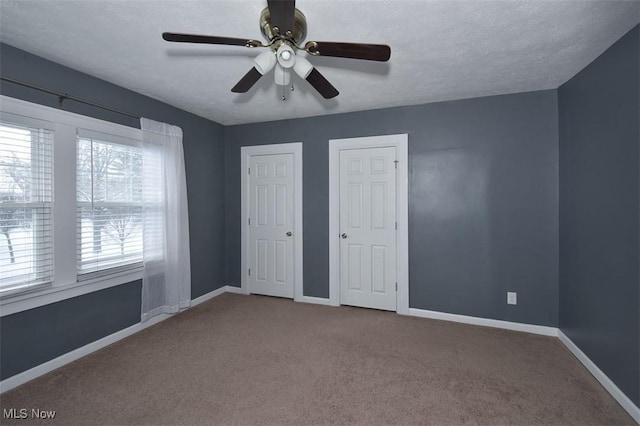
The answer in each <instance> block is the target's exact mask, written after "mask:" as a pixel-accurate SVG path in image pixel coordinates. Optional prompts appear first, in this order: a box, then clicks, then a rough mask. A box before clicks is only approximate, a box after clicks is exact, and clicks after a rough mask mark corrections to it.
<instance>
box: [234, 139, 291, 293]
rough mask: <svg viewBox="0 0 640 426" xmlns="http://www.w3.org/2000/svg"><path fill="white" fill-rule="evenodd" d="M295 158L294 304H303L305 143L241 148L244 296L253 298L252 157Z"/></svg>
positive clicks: (242, 273)
mask: <svg viewBox="0 0 640 426" xmlns="http://www.w3.org/2000/svg"><path fill="white" fill-rule="evenodd" d="M276 154H293V235H294V240H293V258H294V259H293V300H295V301H297V302H298V301H301V300H303V289H302V277H303V274H302V246H303V236H302V142H294V143H281V144H273V145H254V146H243V147H241V148H240V156H241V165H242V166H241V167H240V174H241V180H240V182H241V186H240V188H241V189H240V199H241V207H240V211H241V214H240V216H241V222H240V223H241V224H242V226H241V229H242V232H241V233H242V240H241V243H240V245H241V252H242V254H241V259H240V267H241V270H240V277H241V283H240V289H241V292H242V293H244V294H250V292H251V289H250V288H249V259H250V254H249V247H250V246H249V234H250V233H249V228H248V223H249V208H250V206H251V204H250V203H251V201H250V199H249V198H250V196H251V191H250V188H249V185H250V184H251V180H250V179H249V172H248V170H249V164H250V160H251V157H254V156H261V155H276Z"/></svg>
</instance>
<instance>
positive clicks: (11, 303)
mask: <svg viewBox="0 0 640 426" xmlns="http://www.w3.org/2000/svg"><path fill="white" fill-rule="evenodd" d="M142 269H143V268H142V267H138V268H136V269H128V270H126V271H122V272H116V273H113V274H109V275H108V276H100V277H96V278H91V279H88V280H84V281H82V282H75V283H71V284H66V285H59V286H53V287H47V288H45V289H42V290H36V291H25V292H21V293H14V294H8V295H6V296H4V297H2V299H0V317H4V316H6V315H12V314H16V313H18V312H22V311H27V310H29V309H34V308H37V307H40V306H44V305H49V304H51V303H56V302H60V301H63V300H66V299H70V298H72V297H78V296H82V295H84V294H88V293H93V292H94V291H99V290H104V289H106V288H109V287H115V286H118V285H122V284H126V283H128V282H131V281H135V280H139V279H142Z"/></svg>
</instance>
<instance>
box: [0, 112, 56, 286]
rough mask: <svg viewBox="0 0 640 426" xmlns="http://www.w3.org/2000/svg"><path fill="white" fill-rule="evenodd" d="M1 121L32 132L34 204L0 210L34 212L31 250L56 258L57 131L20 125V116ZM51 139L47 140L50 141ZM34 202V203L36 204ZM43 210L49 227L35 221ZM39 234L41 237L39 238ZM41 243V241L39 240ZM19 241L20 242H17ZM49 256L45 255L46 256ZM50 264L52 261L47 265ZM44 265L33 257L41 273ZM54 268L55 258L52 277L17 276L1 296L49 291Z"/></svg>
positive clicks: (42, 124)
mask: <svg viewBox="0 0 640 426" xmlns="http://www.w3.org/2000/svg"><path fill="white" fill-rule="evenodd" d="M1 118H2V119H1V120H0V124H1V125H3V126H6V127H15V128H22V129H25V130H28V131H29V132H30V134H31V135H30V138H31V142H30V146H29V149H30V156H29V158H30V162H29V169H30V175H31V179H30V183H31V185H30V186H31V197H30V198H31V201H29V202H17V201H14V202H2V203H0V207H1V208H12V207H14V208H22V209H25V210H26V209H29V210H31V214H32V218H33V219H32V241H33V243H32V248H31V250H32V251H35V252H45V251H48V250H49V249H50V250H51V256H53V255H54V253H53V250H54V242H53V202H54V199H53V142H54V141H53V139H54V134H55V132H54V131H53V130H52V129H51V128H50V126H49V125H48V123H46V122H34V121H30V122H29V123H25V122H21V120H20V118H19V117H15V116H9V115H7V114H3V115H2V117H1ZM33 131H36V132H38V133H39V134H38V135H35V136H34V135H33ZM41 132H46V133H49V134H50V136H49V137H44V138H43V135H42V134H40V133H41ZM34 138H35V139H37V142H36V143H34ZM47 139H48V140H47ZM43 148H46V149H48V150H49V151H50V152H49V157H47V156H46V155H45V152H44V151H43ZM47 161H48V162H49V169H50V170H49V172H50V175H49V176H46V179H49V181H50V186H48V187H47V186H45V184H43V182H42V181H41V179H42V175H41V172H42V170H41V169H42V168H43V167H46V163H47ZM34 199H35V201H34ZM40 209H48V210H49V214H48V217H46V216H45V219H46V220H47V221H48V222H49V224H48V225H42V224H40V221H39V220H38V219H35V218H34V215H41V214H43V212H42V211H40ZM42 226H45V227H47V226H48V227H50V229H47V231H49V232H51V233H52V235H51V242H50V244H47V242H46V239H47V237H46V235H45V236H43V235H42V232H43V228H42ZM38 234H40V235H38ZM38 240H40V241H38ZM18 241H20V240H19V239H18ZM17 244H18V250H19V249H20V245H21V244H20V243H17ZM14 249H16V247H15V246H14ZM45 256H46V255H45ZM46 263H47V264H48V263H49V262H46ZM41 266H42V259H41V258H40V256H38V255H34V256H33V269H34V270H36V271H37V270H40V269H41ZM53 269H54V260H53V258H52V259H51V261H50V270H51V275H49V274H48V270H47V275H43V276H38V274H37V273H35V274H34V275H35V277H34V279H31V280H28V281H21V280H20V279H19V277H20V276H17V275H16V276H14V277H15V278H16V279H17V281H16V282H15V283H14V284H7V285H6V287H8V288H7V289H3V290H2V294H3V295H11V294H18V293H21V292H24V291H32V289H35V288H37V289H42V288H47V287H50V286H51V284H52V281H53ZM30 275H32V273H23V274H21V276H22V277H27V276H30ZM3 287H4V286H0V289H2V288H3Z"/></svg>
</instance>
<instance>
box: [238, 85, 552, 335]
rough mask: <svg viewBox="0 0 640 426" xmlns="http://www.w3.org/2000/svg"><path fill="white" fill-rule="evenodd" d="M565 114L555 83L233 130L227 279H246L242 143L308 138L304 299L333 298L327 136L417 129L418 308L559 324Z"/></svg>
mask: <svg viewBox="0 0 640 426" xmlns="http://www.w3.org/2000/svg"><path fill="white" fill-rule="evenodd" d="M294 96H295V95H294ZM557 117H558V115H557V97H556V91H554V90H549V91H542V92H532V93H524V94H517V95H506V96H495V97H487V98H478V99H470V100H462V101H456V102H444V103H437V104H428V105H421V106H415V107H400V108H391V109H381V110H374V111H365V112H357V113H349V114H338V115H329V116H321V117H313V118H306V119H296V120H283V121H276V122H267V123H258V124H249V125H238V126H227V127H225V144H226V150H225V158H226V161H225V162H226V198H225V205H226V223H227V230H226V232H227V236H226V248H227V259H226V260H227V271H226V274H227V275H226V276H227V282H228V283H230V284H235V285H239V283H240V226H241V225H240V173H241V172H240V147H241V146H244V145H259V144H271V143H285V142H303V162H304V166H303V170H304V171H303V173H304V176H303V178H304V183H303V190H304V195H303V204H304V206H303V210H304V212H303V214H304V219H303V220H304V224H303V225H304V276H305V280H304V294H305V295H308V296H316V297H324V298H326V297H328V295H329V276H328V274H329V259H328V256H329V247H328V234H329V204H328V203H329V198H328V190H329V176H328V151H329V150H328V140H329V139H335V138H347V137H357V136H370V135H381V134H393V133H408V134H409V163H410V164H409V173H410V182H409V275H410V289H409V290H410V306H411V307H415V308H423V309H432V310H437V311H443V312H451V313H456V314H465V315H473V316H479V317H485V318H495V319H501V320H509V321H517V322H524V323H531V324H542V325H548V326H557V324H558V122H557ZM507 290H510V291H517V292H518V305H517V306H512V305H507V304H506V292H507Z"/></svg>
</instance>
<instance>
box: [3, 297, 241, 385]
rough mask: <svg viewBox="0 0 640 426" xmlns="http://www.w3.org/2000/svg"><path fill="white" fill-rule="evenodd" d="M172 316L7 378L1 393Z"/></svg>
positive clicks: (160, 317) (197, 301) (141, 324)
mask: <svg viewBox="0 0 640 426" xmlns="http://www.w3.org/2000/svg"><path fill="white" fill-rule="evenodd" d="M227 288H228V286H223V287H220V288H219V289H217V290H214V291H212V292H210V293H207V294H204V295H202V296H200V297H197V298H195V299H193V300H192V301H191V306H195V305H199V304H200V303H202V302H205V301H207V300H209V299H212V298H214V297H216V296H219V295H221V294H223V293H226V292H227V291H228V290H227ZM231 292H233V291H231ZM171 316H172V315H171V314H160V315H157V316H155V317H153V318H151V319H150V320H148V321H145V322H139V323H137V324H134V325H132V326H130V327H127V328H125V329H122V330H120V331H116V332H115V333H113V334H110V335H108V336H105V337H103V338H101V339H98V340H96V341H94V342H91V343H88V344H86V345H84V346H82V347H80V348H78V349H74V350H72V351H71V352H67V353H66V354H63V355H60V356H59V357H57V358H54V359H52V360H50V361H47V362H45V363H42V364H40V365H37V366H35V367H33V368H31V369H29V370H26V371H23V372H22V373H18V374H16V375H15V376H11V377H9V378H6V379H4V380H3V381H1V382H0V393H3V392H6V391H8V390H11V389H13V388H15V387H18V386H20V385H22V384H24V383H27V382H28V381H31V380H33V379H35V378H37V377H40V376H42V375H44V374H47V373H49V372H51V371H53V370H55V369H57V368H60V367H62V366H63V365H66V364H69V363H70V362H73V361H75V360H77V359H80V358H82V357H83V356H86V355H89V354H90V353H92V352H95V351H97V350H99V349H102V348H104V347H105V346H109V345H110V344H112V343H115V342H117V341H118V340H122V339H124V338H125V337H129V336H131V335H132V334H135V333H138V332H139V331H142V330H144V329H145V328H147V327H151V326H152V325H155V324H157V323H159V322H161V321H164V320H165V319H167V318H170V317H171Z"/></svg>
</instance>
